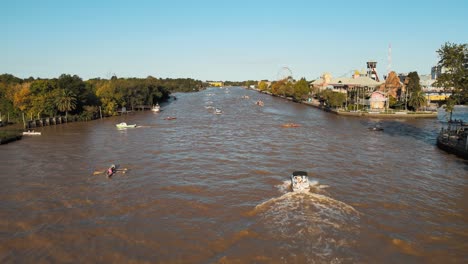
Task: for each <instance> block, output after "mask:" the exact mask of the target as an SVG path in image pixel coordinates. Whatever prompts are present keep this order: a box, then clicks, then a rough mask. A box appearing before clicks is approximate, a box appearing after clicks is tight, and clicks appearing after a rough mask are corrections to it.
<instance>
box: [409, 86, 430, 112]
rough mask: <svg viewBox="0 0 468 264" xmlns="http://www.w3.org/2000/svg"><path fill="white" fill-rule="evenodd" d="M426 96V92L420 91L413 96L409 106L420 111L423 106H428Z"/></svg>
mask: <svg viewBox="0 0 468 264" xmlns="http://www.w3.org/2000/svg"><path fill="white" fill-rule="evenodd" d="M426 101H427V100H426V96H425V95H424V92H423V91H421V90H419V91H415V92H413V93H412V94H411V98H410V99H409V100H408V105H409V106H411V107H413V108H414V109H415V110H417V109H419V108H420V107H421V106H423V105H426Z"/></svg>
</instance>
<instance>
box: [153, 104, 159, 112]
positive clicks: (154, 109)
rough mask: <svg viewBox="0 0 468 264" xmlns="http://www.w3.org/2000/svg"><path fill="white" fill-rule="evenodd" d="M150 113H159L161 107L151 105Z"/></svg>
mask: <svg viewBox="0 0 468 264" xmlns="http://www.w3.org/2000/svg"><path fill="white" fill-rule="evenodd" d="M151 111H153V112H156V113H157V112H160V111H161V107H160V106H159V104H156V105H153V107H151Z"/></svg>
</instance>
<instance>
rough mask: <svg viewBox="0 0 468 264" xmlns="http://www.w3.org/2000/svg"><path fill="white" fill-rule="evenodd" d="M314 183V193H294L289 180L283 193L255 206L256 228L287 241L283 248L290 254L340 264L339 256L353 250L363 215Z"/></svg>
mask: <svg viewBox="0 0 468 264" xmlns="http://www.w3.org/2000/svg"><path fill="white" fill-rule="evenodd" d="M311 183H312V184H311V190H310V192H292V191H290V190H291V189H290V182H289V181H285V182H284V183H283V184H281V185H278V186H277V188H278V189H279V190H280V192H282V193H283V194H282V195H281V196H279V197H274V198H271V199H269V200H267V201H264V202H262V203H260V204H258V205H257V206H256V207H255V209H254V210H253V212H252V213H251V215H252V216H254V217H256V219H257V221H256V223H255V224H254V225H253V226H252V228H254V231H255V228H259V229H261V230H262V231H266V232H265V233H267V234H268V235H269V236H271V237H269V239H272V240H273V241H284V243H281V245H282V246H281V249H282V250H283V251H284V252H285V253H286V254H290V255H291V256H292V255H294V256H298V255H302V256H303V257H305V258H308V259H317V260H318V259H320V260H322V261H325V262H330V261H335V262H336V261H337V259H336V256H339V255H342V254H341V253H343V252H344V251H349V252H352V251H353V249H352V245H353V244H354V241H355V237H356V235H357V234H358V231H359V219H360V217H359V212H358V211H356V210H355V209H354V208H353V207H352V206H350V205H348V204H346V203H344V202H341V201H338V200H335V199H333V198H331V197H330V196H329V195H328V194H327V193H326V192H325V191H324V190H323V189H324V188H327V187H328V186H326V185H320V184H319V182H318V181H311ZM345 255H347V256H350V254H345ZM351 255H352V254H351ZM342 261H344V262H347V261H350V260H349V259H343V260H342Z"/></svg>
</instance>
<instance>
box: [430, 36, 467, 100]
mask: <svg viewBox="0 0 468 264" xmlns="http://www.w3.org/2000/svg"><path fill="white" fill-rule="evenodd" d="M437 53H438V54H439V57H440V60H439V63H438V64H437V66H438V67H440V68H441V69H442V73H441V74H440V76H438V78H437V81H436V83H435V85H436V86H438V87H444V88H445V89H446V90H450V91H452V96H451V97H452V98H453V99H454V100H455V103H456V104H466V103H468V44H467V43H465V44H454V43H450V42H446V43H445V44H444V45H442V47H441V48H440V49H438V50H437Z"/></svg>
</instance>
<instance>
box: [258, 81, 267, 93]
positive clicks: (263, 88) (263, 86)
mask: <svg viewBox="0 0 468 264" xmlns="http://www.w3.org/2000/svg"><path fill="white" fill-rule="evenodd" d="M267 88H268V84H267V83H266V82H265V81H261V82H260V83H259V84H258V89H259V90H260V91H262V92H263V91H266V90H267Z"/></svg>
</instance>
